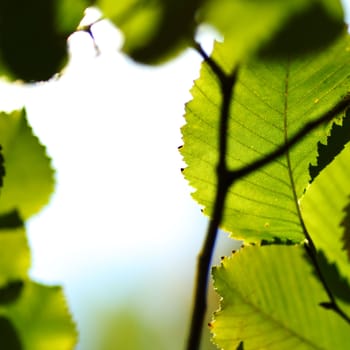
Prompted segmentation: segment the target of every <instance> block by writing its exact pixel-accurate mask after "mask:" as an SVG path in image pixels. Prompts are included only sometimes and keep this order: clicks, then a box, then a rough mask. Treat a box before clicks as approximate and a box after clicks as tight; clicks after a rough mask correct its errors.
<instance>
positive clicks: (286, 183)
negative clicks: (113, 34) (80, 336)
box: [0, 0, 350, 350]
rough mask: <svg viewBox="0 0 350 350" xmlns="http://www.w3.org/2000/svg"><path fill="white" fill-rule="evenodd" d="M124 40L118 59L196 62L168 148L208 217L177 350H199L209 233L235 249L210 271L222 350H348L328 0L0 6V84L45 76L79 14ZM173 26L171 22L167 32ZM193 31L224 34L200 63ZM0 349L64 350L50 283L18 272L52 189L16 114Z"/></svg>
mask: <svg viewBox="0 0 350 350" xmlns="http://www.w3.org/2000/svg"><path fill="white" fill-rule="evenodd" d="M90 5H94V6H96V7H98V8H99V9H100V10H101V12H102V14H103V16H105V17H106V18H108V19H110V20H111V21H112V22H113V23H114V24H115V25H116V26H117V27H118V28H120V30H121V31H122V32H123V34H124V39H125V40H124V46H123V51H124V52H125V53H126V54H127V55H129V56H130V57H131V58H133V59H134V60H136V61H138V62H141V63H146V64H159V63H162V62H165V61H167V60H170V59H172V58H173V57H175V56H176V55H178V54H179V53H181V52H182V51H183V50H185V49H187V48H195V49H196V50H197V51H198V52H199V54H200V55H202V57H203V63H202V68H201V73H200V77H199V79H197V80H196V81H195V83H194V86H193V88H192V90H191V93H192V97H193V98H192V100H191V101H190V102H188V103H187V104H186V113H185V119H186V125H185V126H184V127H183V128H182V134H183V140H184V147H182V148H181V154H182V155H183V157H184V160H185V162H186V163H187V165H188V166H187V167H186V168H185V170H184V176H185V178H186V179H187V180H188V181H189V183H190V185H191V186H192V187H193V188H194V193H193V197H194V198H195V200H197V201H198V203H199V204H200V205H201V206H202V207H203V208H204V213H205V214H206V215H207V216H209V217H210V224H209V228H208V233H207V240H206V242H205V245H204V248H203V252H202V254H201V256H200V259H199V268H198V280H197V286H196V293H195V302H194V305H195V306H194V312H193V319H192V324H191V330H190V336H189V341H188V350H195V349H198V348H199V339H200V330H201V328H202V323H203V317H204V313H205V306H204V305H205V292H206V287H207V284H208V269H209V268H210V261H211V259H210V258H211V255H212V252H213V249H214V244H215V239H216V235H217V232H218V229H219V227H220V228H222V229H223V230H225V231H226V232H228V234H229V235H230V236H231V237H232V238H235V239H240V240H242V241H243V243H244V246H242V248H241V249H240V251H239V252H237V253H235V254H233V255H232V256H230V257H225V258H223V260H222V263H221V265H220V266H216V267H214V268H213V278H214V285H215V288H216V289H217V292H218V293H219V294H220V296H221V297H222V300H221V305H220V309H219V311H218V312H216V313H215V315H214V316H213V321H212V322H211V323H210V329H211V332H212V334H213V342H214V343H215V344H216V345H217V346H219V347H220V348H223V349H242V348H244V349H246V350H249V349H263V348H268V349H287V350H288V349H294V348H298V349H333V348H334V349H344V350H345V349H346V348H347V346H348V344H349V341H350V335H349V334H350V333H349V325H350V297H349V295H350V293H349V291H350V268H349V259H350V188H349V181H348V177H349V174H350V165H349V164H350V159H349V157H350V146H349V143H348V142H349V139H350V128H349V120H350V114H349V113H350V112H349V111H348V106H349V103H350V98H349V91H350V65H349V62H350V37H349V34H348V33H347V31H346V26H345V24H344V18H343V17H344V13H343V12H344V11H343V6H342V4H341V2H340V1H337V0H313V1H310V0H285V1H279V0H222V1H217V0H189V1H186V0H181V1H176V0H152V1H150V0H125V1H112V0H95V1H92V0H79V1H74V2H72V1H69V0H52V1H47V0H30V1H28V0H27V1H25V0H11V1H10V0H6V1H2V2H1V4H0V74H1V76H2V77H3V78H5V79H7V80H10V81H14V80H20V81H22V82H26V83H28V82H37V81H42V80H48V79H50V78H51V77H53V76H54V75H55V74H58V73H61V72H62V69H63V68H64V66H65V64H66V62H67V59H68V58H67V57H68V55H67V48H66V39H67V38H68V36H69V35H70V34H71V33H72V32H74V31H75V30H84V31H87V32H89V33H90V35H91V36H93V35H92V33H91V26H93V25H94V24H93V23H92V24H91V25H88V26H84V27H79V22H80V19H81V18H82V16H83V11H84V9H85V8H86V7H88V6H90ZM179 24H180V25H179ZM201 25H210V26H211V27H212V28H214V30H216V31H218V32H219V33H220V34H221V35H222V36H223V37H224V40H223V42H220V43H219V42H217V43H215V45H214V50H213V53H212V54H211V55H210V56H209V55H208V54H207V53H206V52H204V50H203V49H202V48H201V46H200V45H199V44H197V43H196V41H195V38H196V32H197V30H198V28H199V27H200V26H201ZM0 145H1V156H0V184H1V187H2V188H1V195H0V243H1V244H0V341H1V346H5V347H6V348H7V349H35V350H40V349H57V350H59V349H72V348H73V347H74V344H75V343H76V339H77V335H76V331H75V327H74V324H73V322H72V320H71V318H70V316H69V313H68V311H67V306H66V303H65V301H64V297H63V294H62V291H61V288H60V287H48V286H44V285H40V284H38V283H36V282H33V281H31V280H30V279H29V277H28V268H29V266H30V252H29V248H28V244H27V241H26V235H25V220H26V219H28V218H29V217H30V216H32V215H34V214H36V213H38V212H39V211H40V210H41V209H42V208H43V207H44V206H45V205H46V204H47V203H48V201H49V198H50V195H51V194H52V192H53V190H54V171H53V169H52V167H51V163H50V159H49V158H48V156H47V155H46V151H45V147H44V146H43V145H41V144H40V141H39V140H38V138H37V137H36V136H35V135H33V133H32V130H31V128H30V126H29V125H28V122H27V120H26V112H25V110H24V109H23V110H19V111H13V112H12V113H5V112H3V113H0Z"/></svg>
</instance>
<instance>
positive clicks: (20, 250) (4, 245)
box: [0, 227, 30, 287]
mask: <svg viewBox="0 0 350 350" xmlns="http://www.w3.org/2000/svg"><path fill="white" fill-rule="evenodd" d="M29 266H30V253H29V247H28V243H27V239H26V235H25V231H24V227H19V228H17V229H10V230H4V229H2V230H0V287H3V286H6V285H7V284H8V283H9V282H12V281H14V280H15V281H16V280H25V279H27V274H28V269H29Z"/></svg>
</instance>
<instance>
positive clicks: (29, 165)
mask: <svg viewBox="0 0 350 350" xmlns="http://www.w3.org/2000/svg"><path fill="white" fill-rule="evenodd" d="M0 144H1V145H2V147H3V156H4V159H5V166H6V176H5V178H4V187H3V189H2V190H1V192H0V213H8V212H11V211H13V210H17V211H18V213H19V215H20V217H21V218H22V219H27V218H28V217H29V216H31V215H33V214H35V213H37V212H38V211H39V210H40V209H41V208H42V207H43V206H44V205H45V204H47V203H48V200H49V198H50V195H51V193H52V192H53V189H54V179H53V170H52V168H51V164H50V160H49V158H48V157H47V155H46V153H45V148H44V147H43V146H42V145H41V144H40V143H39V140H38V139H37V137H36V136H34V135H33V132H32V129H31V128H30V126H29V125H28V122H27V119H26V113H25V111H24V110H21V111H14V112H12V113H10V114H7V113H0Z"/></svg>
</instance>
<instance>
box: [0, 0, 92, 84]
mask: <svg viewBox="0 0 350 350" xmlns="http://www.w3.org/2000/svg"><path fill="white" fill-rule="evenodd" d="M90 3H91V1H89V0H74V1H71V0H50V1H48V0H3V1H1V2H0V33H1V35H0V58H1V59H0V63H1V64H0V74H2V75H6V76H7V78H9V79H13V80H15V79H20V80H24V81H29V82H30V81H40V80H48V79H49V78H51V77H52V76H53V75H54V74H55V73H58V72H59V71H60V70H61V69H62V68H63V66H64V65H65V63H66V61H67V43H66V40H67V37H68V36H69V35H70V34H71V33H72V32H73V31H74V30H75V29H76V28H77V26H78V24H79V21H80V20H81V19H82V17H83V11H84V9H85V8H86V7H87V6H88V4H90Z"/></svg>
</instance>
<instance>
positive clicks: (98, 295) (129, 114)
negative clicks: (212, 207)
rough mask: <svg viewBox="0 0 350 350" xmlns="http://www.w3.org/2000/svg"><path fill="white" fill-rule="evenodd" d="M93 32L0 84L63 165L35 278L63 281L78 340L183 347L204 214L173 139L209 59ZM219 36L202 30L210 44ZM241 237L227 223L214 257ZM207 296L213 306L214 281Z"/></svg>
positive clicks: (113, 346)
mask: <svg viewBox="0 0 350 350" xmlns="http://www.w3.org/2000/svg"><path fill="white" fill-rule="evenodd" d="M344 3H346V5H347V7H348V5H349V1H344ZM93 34H94V36H95V41H96V42H95V43H96V44H97V46H98V51H96V47H95V46H94V42H93V41H92V39H91V37H90V36H89V35H88V34H87V33H83V32H80V33H76V34H74V35H73V36H72V37H71V38H70V50H71V59H70V63H69V65H68V67H67V68H66V70H65V72H64V74H63V75H62V76H61V77H60V78H59V79H55V80H53V81H51V82H49V83H43V84H37V85H36V86H26V87H23V86H22V87H21V86H13V85H11V86H8V85H7V84H5V83H3V84H1V85H0V92H1V96H2V99H1V103H0V108H1V109H7V110H9V109H12V108H15V107H21V106H22V105H23V104H24V105H25V106H26V108H27V111H28V119H29V122H30V124H31V125H32V127H33V129H34V132H35V133H36V134H37V135H38V136H39V138H40V139H41V141H42V143H43V144H44V145H46V147H47V150H48V153H49V155H50V157H51V158H52V162H53V166H54V167H55V169H56V180H57V185H56V191H55V194H54V196H53V197H52V200H51V203H50V205H49V206H47V207H46V209H45V210H44V211H43V212H42V213H41V214H40V215H38V216H36V217H35V218H33V219H31V220H30V222H29V223H28V235H29V240H30V246H31V252H32V268H31V277H32V278H33V279H35V280H37V281H40V282H43V283H47V284H60V285H62V286H63V287H64V291H65V294H66V296H67V300H68V304H69V306H70V309H71V311H72V313H73V317H74V319H75V321H76V323H77V327H78V331H79V344H78V346H77V349H78V350H117V349H118V350H119V349H123V350H144V349H145V350H146V349H147V350H148V349H152V350H158V349H159V350H163V349H164V350H178V349H182V348H183V347H184V344H185V339H186V336H187V330H188V326H189V321H190V313H191V304H192V290H193V280H194V275H195V267H196V258H197V254H198V252H199V250H200V248H201V245H202V241H203V239H204V235H205V230H206V225H207V219H206V218H205V217H204V216H203V215H202V213H201V211H200V207H199V206H198V205H197V204H196V203H195V202H194V201H193V200H192V198H191V195H190V193H191V191H192V189H191V188H190V187H189V186H188V184H187V183H186V181H185V180H184V179H183V176H182V174H181V171H180V169H181V168H182V167H184V166H185V165H184V164H183V162H182V159H181V156H180V155H179V152H178V149H177V148H178V146H180V145H182V140H181V133H180V127H181V126H182V125H183V123H184V118H183V114H184V103H185V102H186V101H188V100H190V99H191V95H190V93H189V90H190V88H191V86H192V84H193V80H194V79H196V78H197V77H198V76H199V69H200V62H201V59H200V57H199V55H198V54H197V53H196V52H194V51H187V52H185V53H184V54H183V55H182V56H181V57H179V58H177V59H176V60H174V61H172V62H171V63H168V64H166V65H164V66H160V67H157V68H150V67H146V66H141V65H137V64H135V63H134V62H132V61H130V60H129V59H128V58H127V57H125V56H123V55H122V54H121V53H119V52H118V48H119V47H120V43H121V40H122V38H121V37H120V34H119V33H118V31H117V30H116V29H115V28H113V27H112V26H111V25H110V24H109V23H108V22H105V21H102V22H99V23H98V24H96V25H95V26H94V27H93ZM214 36H215V35H213V33H211V32H210V30H204V31H203V33H202V34H200V35H199V40H200V41H201V42H202V43H203V45H204V47H205V48H206V49H207V50H208V52H209V51H210V49H211V43H212V39H213V37H214ZM233 247H234V242H233V241H232V240H229V239H228V238H227V237H226V234H225V233H222V234H221V237H220V240H219V242H218V247H217V251H216V256H215V259H214V262H215V263H217V262H218V261H219V258H220V256H221V255H224V254H229V252H230V251H231V250H232V249H233ZM210 300H211V303H210V310H209V311H213V310H214V309H215V308H217V302H218V301H217V297H216V295H215V293H214V292H213V291H212V290H211V291H210ZM209 319H210V316H208V321H209ZM204 338H205V341H204V342H203V347H202V348H203V349H213V348H214V347H213V346H211V345H210V342H209V340H208V339H209V335H208V332H205V334H204Z"/></svg>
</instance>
